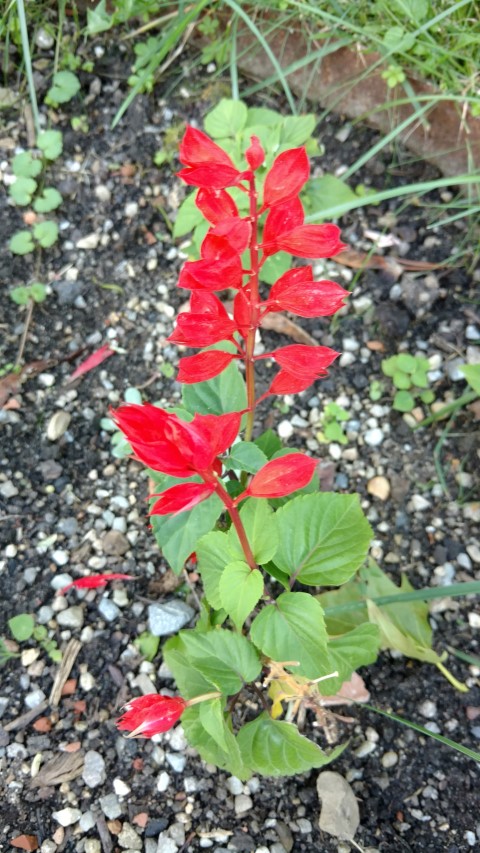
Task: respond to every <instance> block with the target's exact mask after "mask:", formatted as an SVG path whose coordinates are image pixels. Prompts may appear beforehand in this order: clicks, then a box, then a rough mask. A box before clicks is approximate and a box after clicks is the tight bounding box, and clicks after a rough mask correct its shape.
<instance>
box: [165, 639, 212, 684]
mask: <svg viewBox="0 0 480 853" xmlns="http://www.w3.org/2000/svg"><path fill="white" fill-rule="evenodd" d="M162 656H163V659H164V661H165V663H166V664H167V666H168V668H169V669H170V670H171V672H172V673H173V675H174V676H175V682H176V684H177V687H178V689H179V691H180V693H181V694H182V696H183V698H184V699H193V698H194V697H195V696H201V695H202V694H203V693H211V692H212V691H213V690H215V685H214V684H212V682H211V681H208V679H206V678H205V677H204V676H203V675H202V674H201V673H200V672H198V670H196V669H195V667H194V666H192V661H191V660H190V658H189V657H188V653H187V652H186V651H185V643H184V642H183V640H182V637H181V635H179V634H177V636H176V637H171V638H170V639H169V640H167V642H166V643H165V644H164V646H163V649H162Z"/></svg>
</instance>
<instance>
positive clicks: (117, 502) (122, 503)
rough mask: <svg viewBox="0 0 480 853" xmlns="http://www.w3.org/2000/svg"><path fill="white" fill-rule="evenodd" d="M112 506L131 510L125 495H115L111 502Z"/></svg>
mask: <svg viewBox="0 0 480 853" xmlns="http://www.w3.org/2000/svg"><path fill="white" fill-rule="evenodd" d="M110 505H111V506H112V507H114V508H115V509H130V504H129V503H128V501H127V499H126V498H124V497H123V495H114V496H113V498H112V499H111V501H110Z"/></svg>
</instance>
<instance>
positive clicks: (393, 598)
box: [325, 581, 480, 616]
mask: <svg viewBox="0 0 480 853" xmlns="http://www.w3.org/2000/svg"><path fill="white" fill-rule="evenodd" d="M479 594H480V581H465V583H453V584H450V585H449V586H432V587H425V588H424V589H412V590H410V591H409V592H399V593H398V595H396V594H393V595H379V596H376V597H374V596H365V598H362V599H361V600H360V601H349V602H348V603H346V604H336V605H335V606H334V607H326V608H325V614H326V615H328V616H333V615H337V613H346V612H347V611H349V610H357V609H358V608H360V607H364V605H365V603H366V601H367V600H369V601H373V602H374V604H378V605H382V604H405V603H406V602H408V601H432V599H434V598H455V597H458V596H460V595H479Z"/></svg>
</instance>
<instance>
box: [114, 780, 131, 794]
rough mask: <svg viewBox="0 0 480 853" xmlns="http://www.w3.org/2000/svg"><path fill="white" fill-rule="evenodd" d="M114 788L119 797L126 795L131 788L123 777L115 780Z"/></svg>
mask: <svg viewBox="0 0 480 853" xmlns="http://www.w3.org/2000/svg"><path fill="white" fill-rule="evenodd" d="M113 790H114V791H115V793H116V794H117V795H118V796H119V797H126V796H127V794H129V793H130V791H131V788H129V787H128V785H127V783H126V782H124V781H123V779H119V778H118V777H117V778H115V779H114V780H113Z"/></svg>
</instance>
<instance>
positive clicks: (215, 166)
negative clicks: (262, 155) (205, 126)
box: [178, 126, 243, 190]
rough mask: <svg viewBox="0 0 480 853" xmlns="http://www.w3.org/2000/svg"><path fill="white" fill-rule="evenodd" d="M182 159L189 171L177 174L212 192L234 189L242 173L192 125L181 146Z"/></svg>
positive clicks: (188, 181)
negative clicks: (225, 188)
mask: <svg viewBox="0 0 480 853" xmlns="http://www.w3.org/2000/svg"><path fill="white" fill-rule="evenodd" d="M179 159H180V162H181V163H183V164H184V166H186V168H185V169H181V170H180V172H178V177H179V178H182V180H184V181H185V183H186V184H190V185H191V186H194V187H204V188H205V189H209V190H219V189H223V188H224V187H232V186H234V185H235V184H237V183H238V181H239V180H241V176H242V174H243V173H242V172H240V171H239V170H238V169H237V168H236V167H235V165H234V164H233V162H232V160H231V159H230V157H229V156H228V154H227V153H226V152H225V151H224V150H223V149H222V148H220V146H219V145H217V144H216V142H213V140H212V139H210V137H209V136H207V134H206V133H203V132H202V131H201V130H196V129H195V128H194V127H190V126H187V129H186V131H185V134H184V137H183V139H182V141H181V143H180V150H179Z"/></svg>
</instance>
